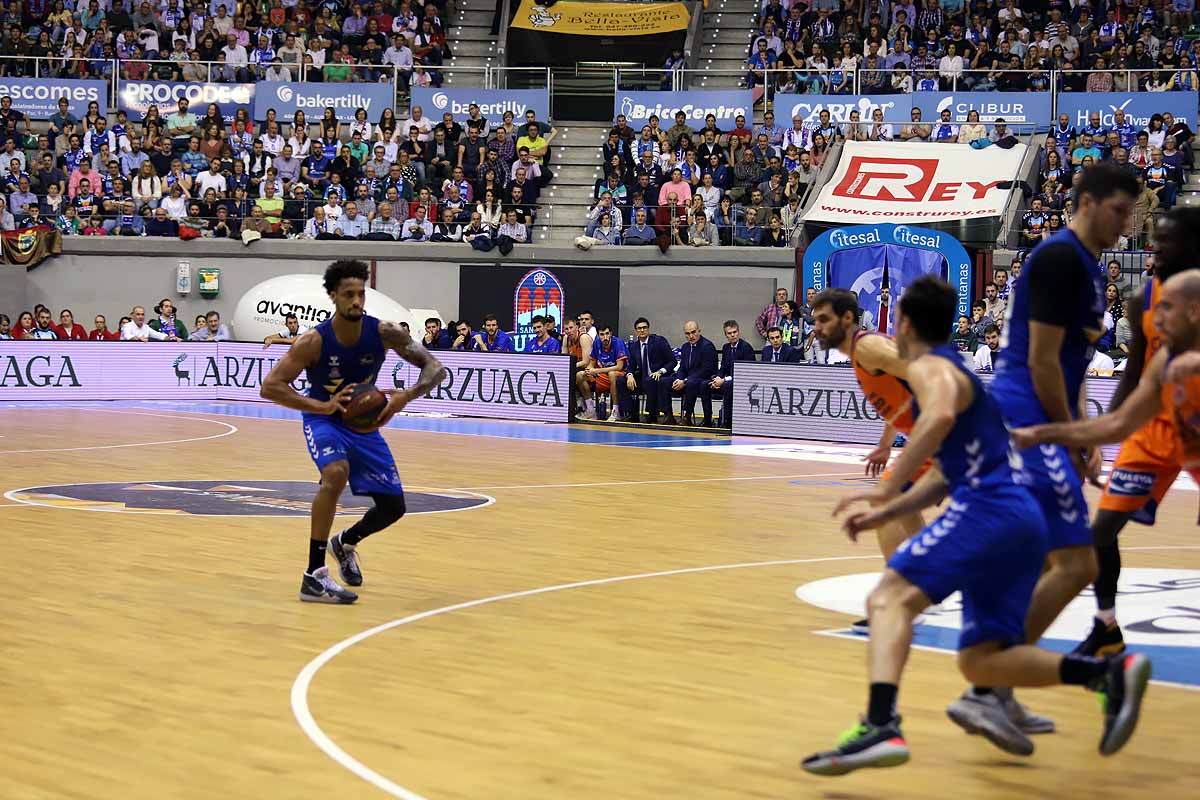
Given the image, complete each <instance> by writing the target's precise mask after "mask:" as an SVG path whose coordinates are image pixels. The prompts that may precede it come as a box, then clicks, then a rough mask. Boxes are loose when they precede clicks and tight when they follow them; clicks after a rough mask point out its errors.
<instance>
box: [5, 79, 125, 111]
mask: <svg viewBox="0 0 1200 800" xmlns="http://www.w3.org/2000/svg"><path fill="white" fill-rule="evenodd" d="M0 97H11V98H12V107H13V110H15V111H20V112H21V113H22V114H27V115H29V118H30V119H50V117H52V116H54V115H55V114H57V113H58V101H59V99H60V98H63V97H65V98H67V110H68V111H70V112H71V113H72V114H74V115H75V116H76V117H78V118H79V119H83V116H84V115H85V114H86V113H87V107H88V103H99V104H100V113H101V114H107V113H108V82H107V81H97V80H73V79H60V78H0Z"/></svg>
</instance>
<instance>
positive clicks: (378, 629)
mask: <svg viewBox="0 0 1200 800" xmlns="http://www.w3.org/2000/svg"><path fill="white" fill-rule="evenodd" d="M1125 549H1127V550H1168V549H1182V550H1191V549H1200V546H1186V545H1185V546H1181V547H1178V548H1176V547H1171V546H1153V547H1151V546H1147V547H1130V548H1125ZM879 558H880V556H878V555H864V556H827V557H823V558H796V559H784V560H779V561H755V562H748V563H741V564H717V565H713V566H707V567H686V568H683V569H672V570H663V571H660V572H643V573H638V574H635V575H620V576H617V577H612V578H597V579H595V580H589V581H577V582H574V583H561V584H556V585H554V586H543V587H541V588H538V589H526V590H525V591H520V592H509V593H507V594H500V595H494V596H492V597H485V598H482V599H479V600H468V601H466V602H462V603H455V604H454V605H449V606H442V607H441V608H435V609H431V610H429V611H422V612H419V613H417V614H410V615H409V616H407V617H402V618H400V619H396V620H392V621H391V622H385V623H383V624H381V625H376V626H375V627H373V628H369V629H367V630H365V631H362V632H360V633H356V634H355V635H353V636H350V637H348V638H346V639H343V640H342V641H340V642H338V643H337V644H334V645H332V646H330V647H328V648H326V649H325V650H324V651H323V652H322V653H321V654H320V655H318V656H317V657H316V658H314V659H313V660H312V661H310V662H308V664H306V665H305V666H304V669H302V670H300V673H299V674H298V675H297V676H296V680H295V681H294V682H293V683H292V691H291V705H292V715H293V716H295V718H296V722H297V724H299V725H300V730H301V731H303V733H304V735H305V736H307V737H308V738H309V740H310V741H311V742H312V743H313V744H314V745H316V746H317V748H318V749H320V750H321V751H322V752H323V753H325V755H327V756H329V757H330V758H331V759H333V760H334V761H336V762H337V763H338V764H339V765H340V766H342V767H343V768H344V769H346V770H348V771H349V772H351V773H353V774H354V775H356V776H357V777H359V778H361V779H362V780H365V781H366V782H368V783H370V784H371V785H373V786H374V787H375V788H377V789H380V790H382V791H384V792H386V793H388V794H390V795H392V796H393V797H399V798H401V800H428V798H426V797H425V796H424V795H420V794H417V793H416V792H414V791H412V790H411V789H407V788H405V787H403V786H401V785H400V784H398V783H395V782H394V781H391V780H389V779H388V778H385V777H384V776H383V775H381V774H379V773H378V772H376V771H375V770H373V769H371V768H370V767H368V766H367V765H366V764H364V763H362V762H361V761H359V760H358V759H356V758H355V757H354V756H352V755H350V754H349V753H347V752H346V751H345V750H343V749H342V748H341V747H340V746H339V745H338V744H337V743H336V742H334V741H333V739H332V738H331V737H330V736H329V734H327V733H325V731H324V730H322V729H321V726H320V725H319V724H317V721H316V719H315V718H314V717H313V714H312V710H311V709H310V708H309V706H308V690H309V687H310V686H311V685H312V681H313V678H315V677H316V675H317V673H318V672H319V671H320V670H321V668H322V667H324V666H325V665H326V664H328V663H329V662H330V661H332V660H333V659H334V658H336V657H337V656H339V655H341V654H342V653H344V652H345V651H346V650H349V649H350V648H351V647H353V646H354V645H356V644H359V643H361V642H363V641H366V640H367V639H370V638H371V637H373V636H376V635H378V634H380V633H384V632H385V631H389V630H392V629H393V628H398V627H400V626H402V625H408V624H410V623H413V622H420V621H421V620H425V619H429V618H430V617H436V616H441V615H442V614H449V613H451V612H454V611H462V610H464V609H468V608H474V607H476V606H483V605H490V604H491V603H499V602H501V601H504V600H516V599H519V598H523V597H533V596H535V595H540V594H549V593H551V592H561V591H566V590H568V589H583V588H587V587H592V586H606V585H608V584H611V583H627V582H630V581H636V580H644V579H648V578H666V577H671V576H675V575H692V574H698V573H704V572H721V571H727V570H734V569H751V568H755V567H781V566H791V565H796V564H818V563H825V562H833V561H866V560H875V559H879ZM834 630H840V629H837V628H834V629H827V630H823V631H812V633H814V634H817V635H823V636H832V635H833V634H832V631H834ZM838 638H842V637H838ZM913 647H915V648H916V649H920V650H926V649H928V650H936V648H928V647H925V646H921V645H913ZM937 652H940V653H943V654H945V653H947V652H948V651H945V650H937ZM1155 683H1159V684H1161V685H1164V686H1171V687H1175V688H1180V689H1187V690H1189V691H1196V687H1191V686H1184V685H1180V684H1176V683H1171V682H1168V681H1155Z"/></svg>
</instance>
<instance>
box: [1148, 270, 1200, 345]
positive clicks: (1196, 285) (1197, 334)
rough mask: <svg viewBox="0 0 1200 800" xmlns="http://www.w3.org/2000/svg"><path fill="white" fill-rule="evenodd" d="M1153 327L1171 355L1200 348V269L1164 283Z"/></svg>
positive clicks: (1173, 277) (1156, 306) (1182, 273)
mask: <svg viewBox="0 0 1200 800" xmlns="http://www.w3.org/2000/svg"><path fill="white" fill-rule="evenodd" d="M1154 326H1155V327H1156V328H1158V329H1159V330H1160V331H1161V332H1162V335H1163V338H1165V339H1166V340H1167V346H1168V347H1169V348H1170V349H1171V352H1172V353H1176V354H1177V353H1182V352H1185V351H1188V350H1196V349H1200V269H1187V270H1184V271H1183V272H1179V273H1176V274H1175V275H1173V276H1172V277H1171V278H1169V279H1168V280H1167V281H1166V282H1165V283H1164V284H1163V288H1162V293H1161V294H1160V295H1159V297H1158V303H1157V304H1156V305H1155V307H1154Z"/></svg>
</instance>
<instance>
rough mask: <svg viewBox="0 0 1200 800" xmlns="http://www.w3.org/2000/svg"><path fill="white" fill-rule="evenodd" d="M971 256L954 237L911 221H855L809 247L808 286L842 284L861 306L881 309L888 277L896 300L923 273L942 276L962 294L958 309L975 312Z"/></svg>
mask: <svg viewBox="0 0 1200 800" xmlns="http://www.w3.org/2000/svg"><path fill="white" fill-rule="evenodd" d="M972 272H973V270H972V265H971V259H970V257H969V256H968V255H967V251H966V249H965V248H963V246H962V244H961V243H960V242H959V241H958V240H957V239H955V238H954V237H953V236H951V235H949V234H947V233H944V232H942V231H935V230H932V229H930V228H915V227H910V226H908V225H852V226H848V227H845V228H834V229H832V230H829V231H826V232H825V233H823V234H821V235H820V236H818V237H817V238H816V239H814V240H813V242H812V244H810V245H809V246H808V249H807V250H805V251H804V274H803V277H804V288H805V289H808V287H810V286H811V287H812V288H814V289H816V290H817V291H821V290H822V289H827V288H829V287H830V286H836V287H838V288H842V289H849V290H850V291H852V292H856V293H857V294H858V296H859V305H860V307H862V308H863V309H866V310H868V311H871V310H872V309H878V308H879V295H880V292H881V291H882V289H883V281H884V275H885V274H886V275H887V282H888V287H889V290H890V293H891V296H892V302H893V303H895V302H896V301H898V300H899V298H900V295H901V294H902V293H903V291H904V287H905V286H907V285H908V284H910V283H912V281H914V280H916V279H917V278H918V277H920V276H921V275H929V274H933V275H937V276H939V277H941V278H944V279H945V280H947V281H949V282H950V285H951V286H953V287H954V288H955V290H956V291H957V292H958V313H959V314H966V315H968V316H970V309H971V278H972Z"/></svg>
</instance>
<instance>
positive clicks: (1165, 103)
mask: <svg viewBox="0 0 1200 800" xmlns="http://www.w3.org/2000/svg"><path fill="white" fill-rule="evenodd" d="M1197 104H1200V94H1198V93H1197V92H1059V94H1058V113H1059V114H1066V115H1067V119H1069V120H1070V123H1071V124H1072V125H1074V126H1075V127H1077V128H1078V127H1081V126H1083V125H1087V124H1088V117H1089V116H1090V115H1091V113H1092V112H1093V111H1096V112H1098V113H1099V114H1100V124H1101V125H1105V126H1111V125H1112V124H1113V117H1114V116H1115V114H1116V111H1117V109H1121V110H1123V111H1124V112H1125V119H1126V121H1127V122H1129V123H1130V124H1132V125H1134V126H1136V127H1138V128H1144V127H1146V126H1147V125H1148V124H1150V117H1151V116H1153V115H1154V114H1165V113H1167V112H1170V113H1172V114H1174V115H1175V120H1176V121H1177V122H1186V123H1187V124H1188V125H1190V126H1191V128H1192V130H1195V129H1196V108H1197Z"/></svg>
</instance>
